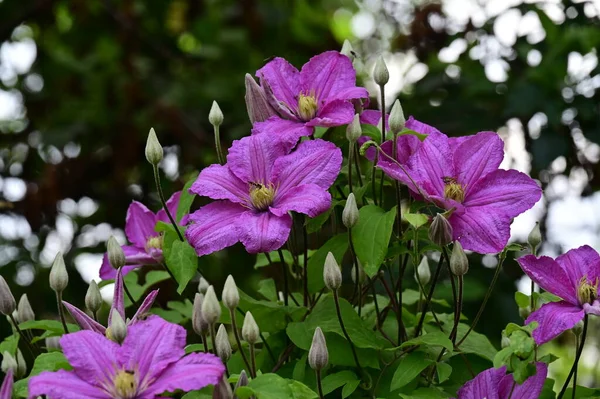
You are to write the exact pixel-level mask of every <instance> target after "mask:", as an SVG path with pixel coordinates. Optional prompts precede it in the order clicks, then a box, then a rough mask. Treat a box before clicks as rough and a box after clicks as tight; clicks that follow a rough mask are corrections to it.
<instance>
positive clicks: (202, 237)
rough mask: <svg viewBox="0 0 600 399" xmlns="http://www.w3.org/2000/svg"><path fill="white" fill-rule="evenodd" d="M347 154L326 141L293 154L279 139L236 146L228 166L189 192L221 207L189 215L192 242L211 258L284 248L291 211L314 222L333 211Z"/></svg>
mask: <svg viewBox="0 0 600 399" xmlns="http://www.w3.org/2000/svg"><path fill="white" fill-rule="evenodd" d="M341 164H342V153H341V151H340V149H339V148H337V147H336V146H335V145H334V144H332V143H329V142H326V141H323V140H309V141H304V142H302V143H300V144H299V145H298V147H297V149H296V150H295V151H294V152H292V153H289V154H288V152H287V151H286V144H285V143H284V142H283V141H282V140H281V139H280V138H278V137H277V136H275V135H255V136H250V137H245V138H243V139H241V140H239V141H235V142H234V143H233V145H232V146H231V148H230V150H229V155H228V156H227V163H226V164H225V165H211V166H209V167H208V168H206V169H204V170H203V171H202V172H201V173H200V175H199V176H198V179H197V180H196V182H195V183H194V184H193V185H192V186H191V188H190V191H191V192H193V193H195V194H198V195H202V196H206V197H209V198H212V199H215V200H218V201H215V202H213V203H211V204H208V205H206V206H204V207H202V208H200V209H198V210H197V211H196V212H194V213H193V214H191V215H190V220H191V222H192V223H191V224H190V225H189V227H188V229H187V230H186V238H187V240H188V242H189V243H190V244H191V245H192V246H193V247H194V248H195V249H196V252H197V253H198V255H200V256H202V255H207V254H210V253H212V252H215V251H219V250H221V249H223V248H225V247H228V246H231V245H233V244H235V243H237V242H242V244H244V246H245V247H246V250H247V251H248V252H250V253H258V252H269V251H273V250H276V249H278V248H280V247H281V246H282V245H283V244H284V243H285V242H286V240H287V239H288V236H289V234H290V229H291V227H292V217H291V216H290V215H289V212H290V211H294V212H299V213H303V214H306V215H308V216H310V217H315V216H317V215H319V214H321V213H323V212H324V211H326V210H327V209H329V207H330V206H331V195H330V194H329V192H328V191H327V190H328V189H329V187H330V186H331V185H332V184H333V182H334V181H335V179H336V177H337V175H338V174H339V172H340V168H341Z"/></svg>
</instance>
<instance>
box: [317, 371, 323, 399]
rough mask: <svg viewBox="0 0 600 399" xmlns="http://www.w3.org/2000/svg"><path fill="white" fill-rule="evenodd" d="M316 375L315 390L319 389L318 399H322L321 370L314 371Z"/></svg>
mask: <svg viewBox="0 0 600 399" xmlns="http://www.w3.org/2000/svg"><path fill="white" fill-rule="evenodd" d="M315 372H316V373H317V388H318V389H319V399H324V398H325V396H324V395H323V387H322V386H321V370H315Z"/></svg>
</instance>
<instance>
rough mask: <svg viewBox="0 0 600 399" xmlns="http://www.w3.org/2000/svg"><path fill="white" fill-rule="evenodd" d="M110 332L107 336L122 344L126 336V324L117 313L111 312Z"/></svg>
mask: <svg viewBox="0 0 600 399" xmlns="http://www.w3.org/2000/svg"><path fill="white" fill-rule="evenodd" d="M109 328H110V332H108V333H107V335H110V337H109V338H110V339H111V340H113V341H115V342H117V343H119V344H120V343H122V342H123V340H125V337H126V336H127V324H125V320H123V318H122V317H121V314H120V313H119V312H112V315H111V317H110V327H109Z"/></svg>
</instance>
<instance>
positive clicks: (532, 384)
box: [456, 362, 548, 399]
mask: <svg viewBox="0 0 600 399" xmlns="http://www.w3.org/2000/svg"><path fill="white" fill-rule="evenodd" d="M547 374H548V365H546V364H545V363H542V362H538V363H536V373H535V374H534V375H532V376H531V377H529V378H528V379H526V380H525V381H524V382H523V383H522V384H517V383H516V382H515V380H514V378H513V376H512V375H511V374H508V375H506V366H504V367H500V368H497V369H495V368H491V369H487V370H485V371H482V372H481V373H479V374H478V375H477V377H475V378H474V379H472V380H471V381H469V382H467V383H466V384H465V385H463V387H462V388H460V389H459V390H458V392H457V397H456V399H483V398H485V399H510V398H515V399H516V398H527V399H537V398H539V396H540V394H541V392H542V388H543V387H544V382H545V381H546V375H547Z"/></svg>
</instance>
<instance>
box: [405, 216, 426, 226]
mask: <svg viewBox="0 0 600 399" xmlns="http://www.w3.org/2000/svg"><path fill="white" fill-rule="evenodd" d="M403 216H404V218H405V219H406V221H407V222H408V223H410V225H411V226H412V227H414V228H415V229H417V228H419V227H421V226H423V225H424V224H426V223H427V222H428V221H429V219H428V218H427V216H426V215H423V214H422V213H405V214H404V215H403Z"/></svg>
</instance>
